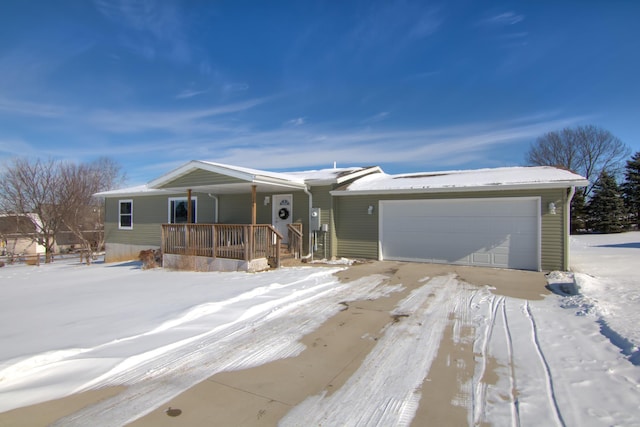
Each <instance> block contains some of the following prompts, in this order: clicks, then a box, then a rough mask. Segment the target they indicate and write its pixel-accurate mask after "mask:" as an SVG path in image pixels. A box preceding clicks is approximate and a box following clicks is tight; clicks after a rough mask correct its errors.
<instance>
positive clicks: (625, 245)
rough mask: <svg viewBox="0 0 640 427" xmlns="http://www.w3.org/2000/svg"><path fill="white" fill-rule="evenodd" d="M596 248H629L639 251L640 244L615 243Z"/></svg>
mask: <svg viewBox="0 0 640 427" xmlns="http://www.w3.org/2000/svg"><path fill="white" fill-rule="evenodd" d="M596 248H631V249H640V242H635V243H617V244H613V243H612V244H610V245H598V246H596Z"/></svg>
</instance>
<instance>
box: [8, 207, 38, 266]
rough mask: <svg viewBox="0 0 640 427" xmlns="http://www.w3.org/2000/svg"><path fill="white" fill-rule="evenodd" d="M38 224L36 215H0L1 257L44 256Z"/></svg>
mask: <svg viewBox="0 0 640 427" xmlns="http://www.w3.org/2000/svg"><path fill="white" fill-rule="evenodd" d="M38 222H39V218H38V217H37V216H36V215H0V255H2V256H4V255H38V254H44V253H45V247H44V246H43V245H41V244H39V243H38V242H39V241H41V239H40V235H39V233H38V227H37V226H36V224H38Z"/></svg>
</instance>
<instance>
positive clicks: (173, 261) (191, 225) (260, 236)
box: [151, 162, 310, 271]
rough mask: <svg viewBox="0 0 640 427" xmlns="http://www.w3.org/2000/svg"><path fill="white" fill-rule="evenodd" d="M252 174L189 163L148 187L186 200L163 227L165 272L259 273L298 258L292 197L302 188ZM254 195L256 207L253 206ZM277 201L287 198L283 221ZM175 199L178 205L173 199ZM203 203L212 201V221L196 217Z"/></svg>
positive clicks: (299, 235) (298, 225)
mask: <svg viewBox="0 0 640 427" xmlns="http://www.w3.org/2000/svg"><path fill="white" fill-rule="evenodd" d="M257 172H259V171H254V170H250V169H244V168H229V167H225V166H223V165H215V164H207V163H202V162H192V163H190V164H187V165H185V166H183V167H182V168H179V169H177V170H175V171H173V172H171V173H170V174H168V175H165V176H164V177H162V178H160V179H158V180H157V181H156V182H152V183H151V186H153V187H155V188H158V189H163V190H168V191H171V192H172V193H176V192H180V193H182V194H185V196H186V197H184V198H182V199H181V200H182V202H180V203H182V208H183V211H182V214H180V215H178V214H177V213H176V214H175V215H174V211H173V209H174V208H175V206H177V205H171V208H170V209H171V212H170V215H169V218H170V221H171V223H166V224H162V237H161V250H162V254H163V265H164V266H165V267H168V268H173V269H180V270H195V271H261V270H266V269H269V268H279V267H280V266H281V261H282V258H283V254H284V253H287V254H291V255H292V256H295V257H296V258H299V257H301V256H302V254H303V229H304V226H303V224H302V222H301V221H295V222H294V221H293V195H292V194H293V193H296V192H300V193H301V194H302V195H303V196H304V193H305V192H306V185H305V184H304V183H303V182H302V181H298V180H290V179H282V178H281V177H279V176H277V175H276V176H270V175H258V174H257ZM283 193H288V194H287V195H286V196H284V195H283ZM258 194H260V195H261V196H260V201H261V204H260V206H258V204H257V202H256V200H257V196H258ZM194 195H196V196H194ZM197 195H199V196H200V199H197ZM249 195H250V199H249V197H247V196H249ZM203 196H206V197H204V198H203ZM276 198H278V200H280V198H286V199H287V200H286V210H287V215H286V219H287V221H283V220H282V216H280V217H279V216H278V214H277V213H278V209H277V208H280V206H279V205H278V206H277V207H276V206H275V199H276ZM174 199H175V203H178V201H177V198H174ZM196 199H197V203H196ZM205 200H211V201H212V202H214V203H215V210H214V212H213V215H212V216H209V215H207V217H204V218H202V217H201V216H199V214H197V212H200V213H202V212H203V211H202V209H203V208H204V203H205ZM308 203H310V200H309V201H308ZM272 205H273V206H272ZM272 208H273V209H272ZM274 209H275V210H274ZM280 210H284V209H280ZM299 211H300V212H298V214H299V213H303V212H304V214H307V209H304V208H303V209H300V210H299ZM249 213H250V216H249V215H248V214H249ZM258 214H259V215H258ZM305 216H306V215H305ZM303 218H304V217H302V218H301V219H303ZM212 219H213V221H211V220H212ZM258 219H260V223H258ZM201 220H202V222H201ZM247 220H249V221H247ZM245 221H246V222H245ZM266 221H271V223H265V222H266Z"/></svg>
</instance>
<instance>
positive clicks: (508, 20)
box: [482, 11, 524, 25]
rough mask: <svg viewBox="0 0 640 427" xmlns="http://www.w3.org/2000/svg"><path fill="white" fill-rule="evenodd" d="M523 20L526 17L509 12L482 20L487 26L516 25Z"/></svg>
mask: <svg viewBox="0 0 640 427" xmlns="http://www.w3.org/2000/svg"><path fill="white" fill-rule="evenodd" d="M523 20H524V15H521V14H518V13H516V12H513V11H509V12H504V13H498V14H496V15H492V16H490V17H488V18H486V19H484V20H482V23H483V24H487V25H515V24H517V23H519V22H522V21H523Z"/></svg>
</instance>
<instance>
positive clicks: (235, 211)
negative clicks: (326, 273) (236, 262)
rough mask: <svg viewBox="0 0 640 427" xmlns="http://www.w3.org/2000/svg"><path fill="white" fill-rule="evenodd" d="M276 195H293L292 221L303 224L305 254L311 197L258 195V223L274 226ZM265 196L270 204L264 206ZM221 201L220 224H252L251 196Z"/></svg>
mask: <svg viewBox="0 0 640 427" xmlns="http://www.w3.org/2000/svg"><path fill="white" fill-rule="evenodd" d="M276 194H291V195H293V211H292V213H291V215H292V221H293V222H299V223H302V224H303V229H302V233H303V235H304V237H303V239H304V243H303V248H302V250H303V252H304V253H306V252H307V250H308V248H309V240H308V239H309V196H307V194H306V193H305V192H304V191H283V192H278V193H257V194H256V223H258V224H273V216H272V206H273V205H272V202H273V196H274V195H276ZM265 196H269V199H270V201H269V204H268V205H265V204H264V198H265ZM218 199H219V201H220V208H219V212H218V215H219V222H220V223H222V224H250V223H251V194H249V193H246V194H225V195H220V196H218Z"/></svg>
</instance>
